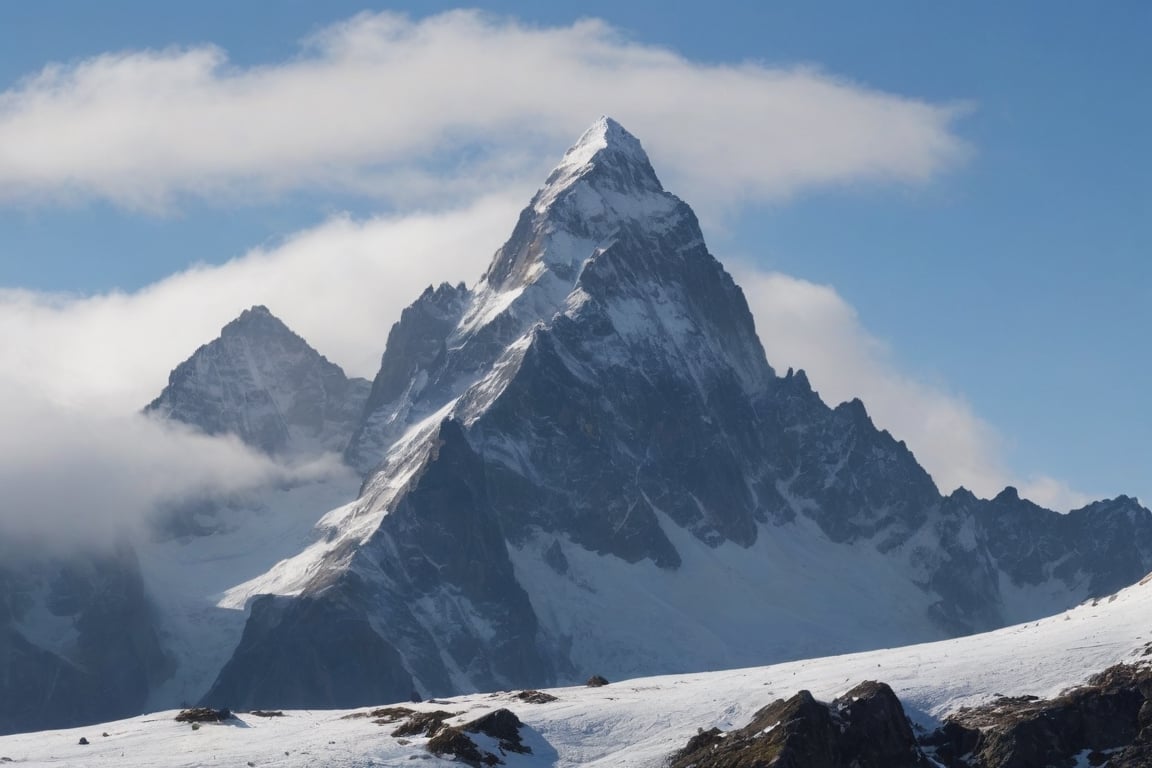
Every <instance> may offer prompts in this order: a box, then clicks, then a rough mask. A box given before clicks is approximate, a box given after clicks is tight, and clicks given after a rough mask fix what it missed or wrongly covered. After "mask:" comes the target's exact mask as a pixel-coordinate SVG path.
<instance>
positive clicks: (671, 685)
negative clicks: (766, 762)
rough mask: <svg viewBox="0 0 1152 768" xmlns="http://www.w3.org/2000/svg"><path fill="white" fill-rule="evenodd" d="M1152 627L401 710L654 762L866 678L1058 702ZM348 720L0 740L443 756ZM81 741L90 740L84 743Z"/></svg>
mask: <svg viewBox="0 0 1152 768" xmlns="http://www.w3.org/2000/svg"><path fill="white" fill-rule="evenodd" d="M1149 627H1152V584H1149V583H1141V584H1139V585H1136V586H1133V587H1130V588H1128V589H1125V590H1123V591H1121V592H1120V593H1118V594H1116V595H1114V596H1112V597H1110V598H1105V599H1102V600H1099V601H1095V602H1090V603H1086V604H1084V605H1081V606H1078V607H1076V608H1074V609H1072V610H1069V611H1067V612H1066V613H1064V614H1061V615H1057V616H1054V617H1051V618H1048V619H1044V620H1041V621H1038V622H1034V623H1030V624H1026V625H1019V626H1013V627H1009V628H1007V629H1002V630H999V631H996V632H990V633H987V634H982V635H974V636H969V637H965V638H959V639H954V640H947V641H942V642H936V643H930V644H924V645H917V646H910V647H906V648H894V649H887V650H879V651H872V652H868V653H859V654H853V655H847V656H838V657H831V658H821V659H810V660H805V661H798V662H792V663H787V664H778V665H774V666H769V667H759V668H749V669H738V670H731V671H726V672H712V673H705V674H686V675H670V676H663V677H653V678H643V679H633V680H626V681H615V682H613V683H612V684H610V685H608V686H606V687H602V688H588V687H583V686H582V687H575V688H559V689H553V690H550V691H548V693H550V694H552V695H554V696H556V697H557V700H556V701H554V702H549V703H544V704H533V703H528V702H525V701H523V700H521V699H519V698H517V697H516V696H515V695H514V694H513V692H503V693H490V694H476V695H470V696H461V697H456V698H452V699H446V700H437V701H433V702H425V703H422V704H409V703H404V704H403V706H405V707H410V708H413V709H415V710H419V711H434V710H446V711H449V712H453V713H459V714H458V715H457V716H455V717H453V718H451V719H450V720H448V723H449V724H455V723H462V722H464V721H468V720H474V719H475V718H477V717H479V716H480V715H483V714H484V713H486V712H489V711H492V710H494V709H497V708H501V707H503V708H508V709H510V710H511V711H512V712H514V713H515V714H516V715H517V716H518V717H519V719H520V720H521V721H522V722H523V723H524V724H525V726H526V728H524V729H523V731H522V732H523V734H524V735H525V743H526V744H527V746H529V747H530V748H531V749H532V753H531V754H515V753H509V754H507V755H504V756H503V759H504V761H505V762H506V764H507V765H508V766H511V767H512V768H515V767H516V766H522V767H523V768H529V767H530V766H551V767H554V768H565V767H566V766H605V767H607V766H613V767H619V766H636V767H637V768H639V767H641V766H645V767H651V768H656V767H657V766H661V765H663V764H664V761H665V760H666V759H667V758H668V756H669V755H670V754H672V753H673V752H674V751H675V750H677V749H679V748H681V747H683V746H684V745H685V743H686V742H687V741H688V739H689V738H690V737H692V736H693V735H695V734H696V733H698V731H699V729H701V728H702V729H705V730H707V729H709V728H712V727H718V728H720V729H721V730H724V731H728V730H731V729H733V728H739V727H742V726H743V725H745V724H746V723H747V722H748V721H749V720H750V719H751V718H752V716H753V714H754V713H755V712H756V711H757V710H759V709H760V708H761V707H764V706H765V705H767V704H769V703H770V702H772V701H773V700H775V699H778V698H787V697H790V696H792V695H793V694H795V693H796V692H798V691H800V690H802V689H806V690H810V691H811V692H812V693H813V694H814V695H815V696H816V697H817V698H818V699H823V700H831V699H832V698H833V697H835V696H838V695H840V694H843V693H844V692H846V691H848V690H849V689H850V688H852V687H853V686H855V685H856V684H857V683H858V682H860V681H863V680H881V681H885V682H887V683H888V684H890V685H891V686H892V688H893V689H894V690H895V692H896V694H897V695H898V696H899V697H900V699H901V700H902V701H903V703H904V706H905V709H906V711H907V712H908V713H909V714H910V716H911V717H912V718H913V720H914V721H915V722H916V723H917V724H918V725H920V726H922V727H923V728H925V729H931V728H933V727H935V726H936V725H937V724H938V723H939V721H940V720H941V719H942V718H943V717H944V716H946V715H948V714H949V713H952V712H955V711H956V710H957V709H959V708H960V707H963V706H970V705H974V704H980V703H984V702H987V701H989V700H991V699H993V698H994V697H998V696H1023V695H1033V696H1040V697H1042V698H1046V697H1051V696H1055V695H1056V694H1058V693H1059V692H1061V691H1062V690H1064V689H1066V688H1069V687H1071V686H1073V685H1077V684H1080V683H1082V682H1083V681H1084V680H1085V679H1086V678H1087V677H1088V676H1089V675H1092V674H1094V673H1097V672H1100V671H1101V670H1103V669H1105V668H1106V667H1109V666H1111V665H1113V664H1116V663H1120V662H1129V663H1131V662H1136V661H1139V660H1140V659H1142V658H1144V657H1143V654H1144V652H1145V649H1146V648H1147V647H1148V646H1149V642H1150V641H1152V630H1149ZM379 703H380V704H381V705H384V704H386V703H387V702H379ZM348 714H350V712H349V711H346V710H340V711H331V710H313V711H286V712H284V713H283V716H282V717H259V716H256V715H251V714H241V715H239V717H238V718H237V719H236V720H235V721H231V724H220V725H215V724H214V725H205V726H203V727H201V728H199V729H198V730H192V728H191V727H190V726H189V725H187V724H180V723H176V722H174V721H173V719H172V718H173V716H174V715H175V712H162V713H157V714H154V715H148V716H144V717H139V718H133V719H131V720H124V721H119V722H114V723H108V724H106V725H97V726H92V727H88V728H81V729H73V730H67V731H46V732H42V733H35V734H24V735H18V736H7V737H2V738H0V758H3V757H7V758H10V759H11V760H12V761H13V764H15V765H22V766H39V765H77V766H80V765H84V766H101V765H114V766H117V768H127V767H129V766H149V767H151V766H166V767H172V766H200V765H206V764H221V765H244V764H250V765H257V766H281V767H282V768H290V767H294V766H312V765H318V764H323V765H327V766H349V767H351V766H369V765H400V764H405V765H406V764H409V761H411V760H416V761H418V764H420V762H421V761H422V764H436V765H439V764H442V763H447V760H444V759H442V758H437V757H434V756H432V755H430V754H428V753H427V751H426V750H425V745H426V744H427V741H428V740H427V739H426V738H424V737H421V736H410V737H405V738H396V737H392V736H390V735H389V734H390V732H391V730H392V727H390V726H380V725H376V724H375V723H373V721H372V719H371V718H351V719H350V718H347V717H346V716H347V715H348ZM102 734H107V735H102ZM81 737H85V738H87V739H88V741H89V742H90V743H89V744H88V745H80V744H79V740H80V738H81Z"/></svg>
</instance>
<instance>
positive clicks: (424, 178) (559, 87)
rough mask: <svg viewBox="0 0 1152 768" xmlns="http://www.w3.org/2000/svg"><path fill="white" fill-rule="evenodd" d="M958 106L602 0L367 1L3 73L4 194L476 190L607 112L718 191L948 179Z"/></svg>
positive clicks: (428, 196) (728, 194)
mask: <svg viewBox="0 0 1152 768" xmlns="http://www.w3.org/2000/svg"><path fill="white" fill-rule="evenodd" d="M958 112H959V109H958V108H957V107H956V106H954V105H953V106H949V105H943V106H941V105H933V104H929V103H925V102H922V101H917V100H914V99H909V98H904V97H900V96H896V95H892V94H887V93H882V92H879V91H875V90H870V89H867V88H865V87H862V86H860V85H857V84H853V83H849V82H846V81H843V80H840V79H837V78H835V77H831V76H829V75H827V74H824V73H821V72H819V71H817V70H814V69H811V68H803V67H798V68H779V67H768V66H765V65H763V64H758V63H755V62H747V63H743V64H736V65H732V64H702V63H699V62H694V61H691V60H688V59H686V58H684V57H682V56H679V55H677V54H676V53H674V52H672V51H670V50H667V49H665V48H660V47H656V46H651V45H642V44H640V43H636V42H633V41H631V40H628V39H627V38H625V37H624V36H623V35H622V34H621V33H620V32H618V31H617V30H614V29H613V28H611V27H609V26H608V25H606V24H604V23H603V22H599V21H581V22H577V23H575V24H573V25H571V26H562V27H534V26H527V25H523V24H520V23H517V22H515V21H512V20H507V19H498V18H494V17H490V16H485V15H482V14H479V13H476V12H452V13H447V14H443V15H439V16H433V17H430V18H427V19H424V20H420V21H413V20H410V19H408V18H407V17H404V16H399V15H394V14H390V13H383V14H378V15H369V14H364V15H360V16H357V17H354V18H352V19H349V20H347V21H345V22H342V23H339V24H336V25H333V26H331V27H329V28H328V29H326V30H324V31H322V32H321V33H320V34H318V35H316V36H315V37H314V38H312V39H311V40H309V41H307V42H306V43H305V45H304V46H303V48H302V50H301V51H300V53H299V55H297V56H294V57H292V58H290V59H288V60H285V61H282V62H278V63H272V64H268V65H265V66H259V67H249V68H240V67H236V66H233V65H231V64H229V62H228V59H227V56H226V54H225V52H224V51H222V50H220V49H218V48H214V47H198V48H192V49H167V50H144V51H126V52H121V53H109V54H106V55H102V56H98V57H95V58H90V59H86V60H83V61H79V62H76V63H72V64H54V65H51V66H48V67H46V68H45V69H44V70H42V71H41V72H39V73H38V74H36V75H34V76H31V77H28V78H27V79H25V80H23V81H22V82H19V83H17V84H15V85H13V86H12V87H10V88H9V89H8V90H6V91H5V92H3V93H0V200H2V199H5V198H6V199H8V200H9V201H29V200H31V201H41V202H50V201H58V200H59V199H62V198H63V199H68V198H78V199H87V198H102V199H108V200H112V201H114V202H116V203H118V204H121V205H125V206H129V207H139V208H162V207H164V206H167V205H170V204H171V203H172V201H173V199H178V198H179V197H180V196H181V195H186V194H191V195H199V196H204V197H209V198H211V199H213V200H217V199H218V200H221V201H222V202H228V203H235V202H237V201H239V200H242V199H245V198H247V197H250V196H252V195H275V194H280V193H282V192H285V191H289V190H294V189H302V188H308V189H316V188H318V187H331V188H337V189H340V190H344V191H352V192H355V193H369V194H374V195H380V196H383V197H392V198H398V199H399V200H400V201H402V202H407V203H411V202H412V201H414V200H425V201H427V200H435V201H442V200H443V199H444V198H446V197H447V198H451V199H455V200H461V199H467V198H468V197H470V196H472V195H474V194H475V193H476V192H477V191H478V190H480V189H483V188H484V187H485V186H486V185H490V184H491V183H493V182H494V181H496V180H503V181H507V180H508V179H511V178H524V177H525V174H528V177H530V178H535V177H536V174H538V173H539V172H540V171H541V170H542V169H543V168H544V165H543V164H544V163H546V162H547V160H549V159H551V155H552V154H553V153H554V151H555V148H556V147H557V146H563V144H564V143H565V142H566V141H567V140H569V139H570V138H571V137H572V135H573V133H574V131H575V130H578V127H582V126H584V125H586V124H589V123H591V122H592V120H593V119H595V118H596V117H597V116H598V115H600V114H602V113H606V114H611V115H613V116H614V117H616V118H617V119H619V120H620V121H621V122H622V123H623V124H624V125H625V126H627V127H629V128H630V129H631V130H632V131H633V132H635V133H637V134H638V135H640V136H642V137H643V139H644V142H645V144H646V146H647V147H648V149H649V151H650V152H651V153H652V154H653V157H654V159H655V160H656V164H657V166H658V167H660V168H661V169H662V171H664V172H665V173H667V174H668V175H669V177H670V178H669V179H668V180H669V181H671V182H674V183H673V184H671V185H670V186H674V187H675V188H678V189H686V190H692V197H693V200H694V201H695V202H696V204H697V205H706V204H711V203H713V202H716V203H721V202H725V201H726V202H732V201H736V200H739V201H746V200H749V199H758V198H759V199H764V198H781V197H784V196H787V195H789V194H792V193H794V192H796V191H799V190H803V189H805V188H808V187H811V186H814V185H825V184H836V183H846V182H853V181H857V180H862V181H877V180H881V181H883V180H895V181H900V182H909V181H912V182H915V181H922V180H925V179H928V178H929V177H931V176H932V175H933V174H935V173H936V172H937V171H939V170H940V169H941V168H942V167H945V166H947V165H948V164H950V163H952V162H954V161H955V160H956V159H957V158H958V157H959V156H961V155H962V154H963V152H964V147H963V145H962V143H961V142H960V141H959V140H958V139H957V137H956V136H955V135H954V134H953V133H952V131H951V125H952V123H953V121H954V119H955V118H956V116H957V114H958ZM461 147H466V151H462V150H461V149H460V148H461Z"/></svg>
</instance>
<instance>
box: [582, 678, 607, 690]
mask: <svg viewBox="0 0 1152 768" xmlns="http://www.w3.org/2000/svg"><path fill="white" fill-rule="evenodd" d="M584 685H586V686H588V687H589V688H600V687H602V686H605V685H608V680H607V679H606V678H604V677H601V676H600V675H592V677H590V678H588V682H586V683H584Z"/></svg>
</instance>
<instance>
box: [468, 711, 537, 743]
mask: <svg viewBox="0 0 1152 768" xmlns="http://www.w3.org/2000/svg"><path fill="white" fill-rule="evenodd" d="M523 727H524V723H522V722H520V718H518V717H516V715H514V714H513V713H512V712H511V711H510V710H507V709H497V710H493V711H492V712H489V713H488V714H486V715H483V716H481V717H478V718H476V719H475V720H473V721H471V722H469V723H465V724H464V725H462V726H460V728H461V730H464V731H466V732H468V733H482V734H484V735H485V736H488V737H489V738H493V739H496V741H497V743H498V744H499V745H500V749H502V750H503V751H505V752H518V753H520V754H530V753H531V752H532V750H531V749H530V748H528V747H527V746H526V745H525V744H524V740H523V738H522V737H521V736H520V729H521V728H523Z"/></svg>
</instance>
